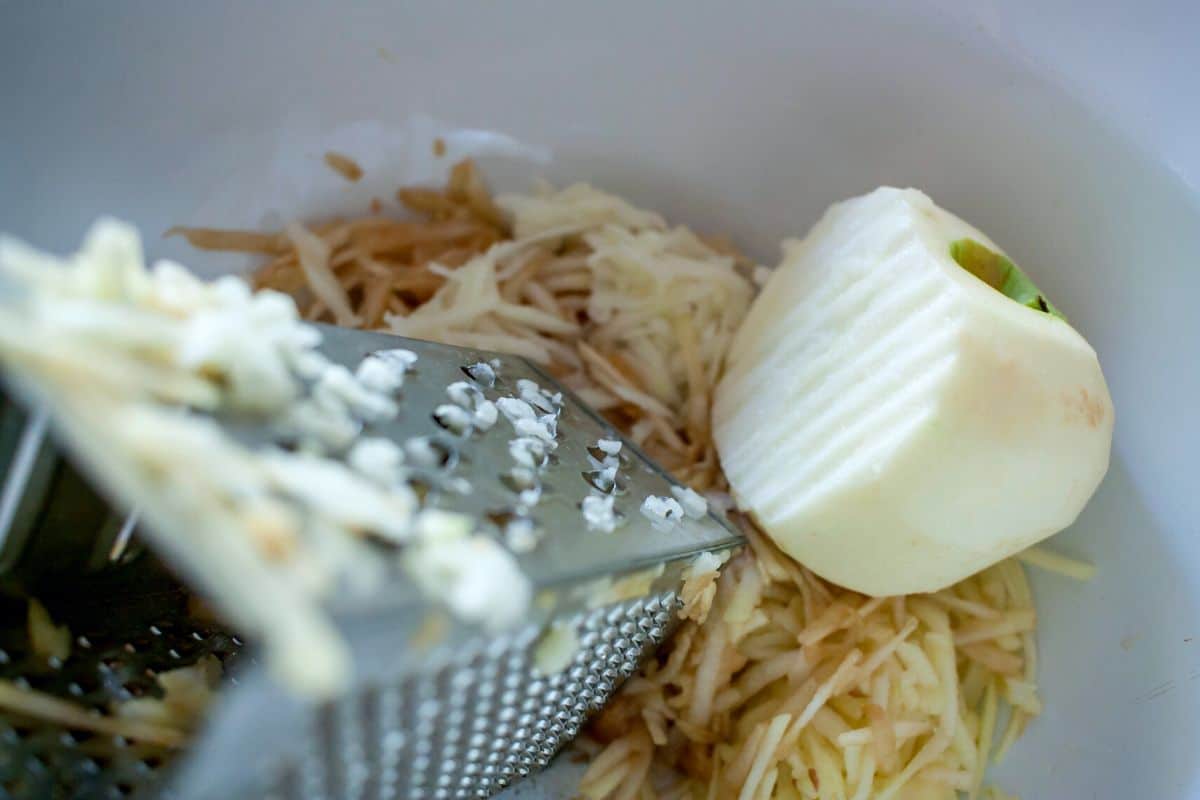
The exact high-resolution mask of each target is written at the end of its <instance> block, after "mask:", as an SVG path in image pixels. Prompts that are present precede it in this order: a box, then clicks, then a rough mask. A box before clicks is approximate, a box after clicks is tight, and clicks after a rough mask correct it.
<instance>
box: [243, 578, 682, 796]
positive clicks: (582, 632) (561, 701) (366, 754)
mask: <svg viewBox="0 0 1200 800" xmlns="http://www.w3.org/2000/svg"><path fill="white" fill-rule="evenodd" d="M676 604H677V595H676V593H675V592H674V591H666V592H659V593H656V594H652V595H649V596H646V597H641V598H636V599H633V600H627V601H624V602H621V603H616V604H613V605H611V606H608V607H605V608H600V609H595V610H590V611H585V612H580V613H578V614H574V615H571V616H569V617H566V618H565V619H566V621H567V624H568V625H569V626H571V627H572V628H573V629H574V630H575V631H576V635H577V637H578V648H577V649H576V652H575V653H574V655H573V657H572V659H571V661H570V663H569V664H568V665H567V666H566V667H565V668H563V669H562V670H561V671H559V672H557V673H555V674H551V675H546V674H543V673H542V672H541V671H540V670H539V669H538V668H537V666H536V664H535V661H534V655H533V651H534V645H535V643H536V640H537V637H538V633H539V630H538V629H537V628H536V627H530V628H527V629H525V630H521V631H518V632H516V633H514V634H510V635H508V636H505V637H500V638H495V639H491V640H486V639H480V640H479V641H478V643H477V644H476V645H474V646H470V647H467V648H463V649H460V650H459V651H458V652H456V653H455V654H454V655H453V656H451V657H449V658H447V659H445V660H444V661H441V662H440V663H435V664H433V665H431V668H430V670H429V671H427V672H425V673H423V674H419V675H414V676H411V677H410V678H409V679H407V680H404V681H402V682H400V683H398V684H396V685H390V686H372V687H367V688H365V689H364V690H362V691H360V692H359V693H358V694H357V695H355V696H352V697H349V698H347V699H345V700H342V701H340V702H338V703H336V704H333V705H330V706H327V707H326V708H324V709H323V710H321V711H320V712H319V713H318V714H317V715H316V716H315V719H314V720H313V725H312V727H311V729H310V730H309V731H308V741H307V746H306V749H305V751H304V755H303V756H302V757H301V759H300V763H299V764H291V765H288V766H286V767H284V769H283V770H282V774H281V776H280V778H279V779H278V781H277V782H276V784H275V786H274V787H273V788H272V790H271V791H270V792H269V793H268V794H267V795H266V797H267V798H269V799H270V800H343V799H344V800H429V799H431V798H432V799H434V800H448V799H449V798H486V797H491V796H492V795H494V794H496V793H497V792H499V791H501V790H502V789H504V788H505V787H506V786H508V785H509V784H510V783H512V782H513V781H514V780H516V779H518V778H521V777H524V776H526V775H529V774H530V773H531V772H535V771H537V770H538V769H540V768H542V767H543V766H545V765H546V763H547V762H549V760H550V759H551V758H552V757H553V756H554V754H555V753H557V752H558V750H559V749H560V748H561V747H562V746H563V745H564V744H566V743H567V742H568V741H570V740H571V739H572V738H573V737H574V735H575V734H576V733H577V732H578V731H579V728H580V726H582V725H583V723H584V721H585V720H586V719H587V717H588V716H589V715H590V714H591V713H592V712H594V711H596V710H597V709H599V708H600V707H601V706H602V705H603V704H604V702H605V701H606V700H607V699H608V697H609V695H610V694H611V693H612V691H613V689H614V688H615V687H616V686H617V685H619V684H620V683H621V681H623V680H624V679H625V678H627V677H629V675H631V674H632V673H633V671H634V670H635V669H636V668H637V666H638V663H639V661H640V660H641V657H642V655H643V653H645V652H649V651H650V649H652V648H653V647H655V646H656V645H658V644H659V643H660V642H661V641H662V640H663V638H664V637H665V636H667V635H668V633H669V632H670V631H671V629H672V628H673V626H674V624H675V622H676V614H675V609H676Z"/></svg>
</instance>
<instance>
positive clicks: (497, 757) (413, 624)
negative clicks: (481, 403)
mask: <svg viewBox="0 0 1200 800" xmlns="http://www.w3.org/2000/svg"><path fill="white" fill-rule="evenodd" d="M322 333H323V344H322V346H321V349H322V351H323V352H324V354H325V355H326V356H328V357H329V358H331V359H332V360H333V361H335V362H337V363H340V364H343V365H345V366H347V367H349V368H351V369H353V368H354V367H355V366H356V365H357V364H358V363H359V362H360V361H361V360H362V359H363V358H364V357H366V356H367V355H369V354H371V353H373V352H375V351H378V350H386V349H392V348H397V347H404V348H407V349H410V350H412V351H413V352H415V353H417V354H418V357H419V360H418V362H417V367H416V370H415V372H414V373H411V374H410V375H409V377H408V378H407V380H406V382H405V386H404V389H403V392H402V401H401V404H400V406H401V413H400V416H399V417H398V418H396V419H395V420H392V421H389V422H385V423H381V424H377V425H367V426H366V430H365V432H366V433H370V434H373V435H378V436H385V437H388V438H391V439H392V440H394V441H396V442H397V443H404V442H410V441H412V440H414V439H419V440H421V441H424V442H427V443H428V444H429V445H430V448H426V450H427V451H428V452H433V453H436V454H437V458H436V459H434V460H433V461H431V462H430V463H429V464H428V465H426V466H423V467H420V468H419V469H417V470H416V472H415V479H416V481H417V482H418V483H419V485H420V486H421V489H422V492H423V495H424V497H423V503H424V504H425V505H426V506H427V507H438V508H446V509H450V510H454V511H459V512H466V513H470V514H472V515H473V516H474V517H475V518H476V519H477V520H479V525H480V526H481V527H482V528H483V529H485V530H488V531H490V532H491V533H492V534H493V535H494V536H496V537H497V538H499V539H500V540H501V541H502V542H505V543H506V544H507V545H508V546H509V547H510V548H511V549H513V551H514V552H515V554H516V555H517V558H518V560H519V563H520V565H521V567H522V569H523V571H524V572H525V574H526V575H527V576H528V577H529V579H530V581H531V582H532V583H533V585H534V587H535V590H536V600H535V603H534V604H533V607H532V608H531V611H530V614H529V617H528V619H527V620H526V621H525V623H524V624H522V625H521V626H519V627H518V628H517V629H515V630H510V631H508V632H506V633H504V634H503V635H499V636H496V635H488V634H485V633H483V632H482V631H480V630H478V629H476V628H474V627H472V626H468V625H465V624H461V623H459V622H457V621H455V620H454V618H453V617H451V616H450V615H449V614H448V613H447V612H445V611H444V610H443V609H441V608H440V607H439V606H437V605H436V604H433V603H431V602H430V601H429V600H427V599H426V598H425V597H424V596H423V595H422V594H421V593H420V592H419V591H417V589H416V588H415V587H414V586H413V585H412V583H411V581H409V580H406V579H404V578H403V577H401V576H399V575H397V576H396V577H395V578H394V579H392V580H390V581H389V582H388V583H387V585H386V587H385V589H384V590H383V591H379V592H375V593H372V595H371V596H370V597H368V598H366V599H358V600H354V601H350V600H339V601H335V602H333V603H332V606H331V609H330V610H331V612H332V613H333V614H334V616H335V619H336V620H337V622H338V624H339V627H340V629H341V631H342V632H343V634H344V635H345V636H346V638H347V639H348V641H349V643H350V646H351V649H352V652H353V655H354V660H355V676H354V681H353V685H352V688H351V690H350V691H349V692H348V693H347V694H346V695H345V696H343V697H342V698H341V699H339V700H338V701H336V702H334V703H329V704H325V705H322V706H318V707H314V706H312V705H310V704H308V703H306V702H304V701H303V700H301V699H299V698H297V697H295V696H293V695H292V694H290V693H289V692H287V691H285V690H284V689H283V688H282V687H280V686H278V685H277V684H276V683H275V682H274V681H273V679H272V678H271V677H270V676H269V675H268V674H267V672H266V671H265V670H264V669H263V668H262V667H261V666H260V665H259V663H258V661H257V660H256V658H255V654H254V651H253V648H252V647H251V648H249V649H243V647H242V644H241V641H240V640H239V639H238V638H237V637H236V635H235V634H236V632H234V631H229V630H225V629H222V627H221V626H220V625H217V624H214V623H212V622H204V621H198V620H195V619H193V618H191V617H190V616H189V614H188V608H189V604H188V602H187V593H186V590H185V589H184V588H183V587H181V586H180V585H179V584H178V582H177V581H175V579H174V578H172V577H171V574H170V572H169V571H168V570H167V569H166V568H164V567H163V566H162V564H161V563H160V562H159V561H158V559H157V558H156V557H155V556H154V554H152V553H149V552H144V551H142V550H141V549H140V547H139V546H138V544H137V542H138V537H137V535H136V533H135V534H134V535H133V536H132V538H131V537H130V535H129V534H130V532H131V531H132V529H133V527H134V522H133V520H132V519H131V518H130V517H129V516H128V515H125V514H121V513H113V512H112V511H110V510H109V508H108V506H107V505H106V504H104V503H103V502H101V501H100V500H99V498H98V497H97V495H96V494H95V493H94V492H93V491H92V490H91V489H90V488H89V486H88V483H87V482H85V481H82V480H80V479H79V478H78V475H77V474H76V473H75V472H74V471H73V470H72V469H71V468H70V467H69V466H67V465H66V463H65V462H64V461H63V460H62V459H61V458H60V457H59V456H58V454H57V450H56V449H54V448H52V447H51V446H50V444H49V441H48V439H47V438H46V429H47V424H46V420H45V418H44V415H40V414H38V413H37V412H34V413H33V414H31V415H29V416H24V415H22V414H21V412H20V410H19V409H17V408H16V407H14V406H11V405H7V406H6V407H5V409H4V416H3V417H2V418H0V445H3V448H4V449H3V450H2V451H0V458H3V459H6V462H4V463H6V475H5V485H4V487H3V489H2V490H0V525H2V526H3V527H0V536H3V537H4V538H3V540H2V541H0V568H2V572H0V575H2V581H0V585H2V586H3V587H6V588H7V592H8V595H9V596H10V598H11V600H10V605H11V606H12V608H11V609H10V613H9V614H7V615H4V616H3V617H2V619H3V620H4V621H6V622H7V623H8V625H7V626H6V627H5V628H4V630H3V634H0V635H2V636H3V638H2V639H0V647H3V648H4V651H3V653H0V677H8V678H10V679H21V680H26V681H28V682H29V684H30V685H31V686H33V687H35V688H39V689H43V690H45V691H49V692H52V693H55V694H61V695H62V696H64V697H69V698H71V699H74V700H76V701H77V702H81V703H84V704H85V705H89V706H91V707H94V708H98V709H100V708H105V707H107V706H108V705H109V704H110V703H111V702H113V701H120V700H121V699H124V698H125V697H128V696H131V695H132V696H137V695H140V694H143V693H151V694H152V693H153V692H154V691H155V688H154V682H153V675H154V674H155V672H156V671H159V670H163V669H169V668H172V667H174V666H180V665H182V664H185V663H188V662H189V661H194V660H195V659H196V658H198V657H199V656H200V655H203V654H205V653H213V654H215V655H217V656H218V657H220V658H222V659H223V660H224V661H225V663H226V666H227V672H226V674H227V676H228V677H227V680H226V685H225V686H224V687H223V689H222V692H221V693H220V699H219V701H218V702H217V703H216V705H215V707H214V708H213V709H212V710H211V714H210V716H209V719H208V722H207V724H206V725H205V726H204V729H203V730H202V732H201V733H200V734H198V735H197V736H196V738H195V739H194V741H193V742H192V743H191V744H190V746H189V747H188V748H186V750H185V751H184V752H182V753H179V754H173V753H170V752H165V751H162V750H153V749H152V748H151V749H147V748H145V747H142V746H138V745H135V744H131V743H127V742H120V741H116V742H113V741H105V740H104V737H98V736H91V737H84V736H80V735H77V734H72V733H71V732H70V731H64V730H62V729H55V728H54V726H47V725H44V724H38V723H34V722H31V721H29V720H19V719H16V718H12V717H8V718H5V719H2V720H0V797H12V798H16V799H17V800H26V798H30V799H32V798H43V797H122V796H125V795H127V794H130V793H135V792H141V793H142V795H143V796H161V797H164V798H165V797H170V798H180V800H191V799H192V798H237V797H246V798H251V797H253V798H259V797H268V798H281V799H282V798H297V799H299V798H306V799H307V798H313V799H314V800H315V799H316V798H329V799H330V800H333V799H334V798H362V799H363V800H366V799H367V798H371V799H374V798H480V797H490V796H492V795H494V794H496V793H497V792H499V791H501V790H502V789H504V788H505V787H506V786H508V785H510V784H511V783H512V782H514V781H515V780H517V779H519V778H520V777H522V776H524V775H528V774H530V773H531V772H533V771H536V770H538V769H540V768H541V767H543V766H544V765H545V764H546V763H547V762H548V761H549V760H550V759H551V758H552V757H553V756H554V755H555V753H557V752H558V750H559V749H560V748H561V747H562V746H563V745H564V744H565V743H567V742H568V741H570V739H571V738H572V737H573V736H574V735H575V734H576V733H577V732H578V730H579V728H580V727H581V725H582V724H583V723H584V722H585V720H586V718H587V716H588V715H589V714H590V713H591V712H592V711H594V710H596V709H598V708H599V707H600V706H602V705H603V703H604V702H605V700H606V699H607V698H608V697H609V695H610V694H611V693H612V691H613V690H614V689H615V688H616V687H617V686H618V685H619V684H620V683H621V681H622V680H623V679H624V678H626V677H627V676H629V675H630V674H631V673H632V672H633V671H634V670H635V669H636V667H637V665H638V663H639V660H640V659H641V658H642V657H643V656H644V655H645V654H647V653H648V652H650V651H651V650H652V649H653V648H654V647H655V646H656V645H657V644H658V643H660V642H661V641H662V640H663V639H664V638H665V637H666V636H668V635H669V634H670V632H671V629H672V628H673V626H674V625H675V624H676V621H677V614H676V610H677V607H678V593H679V589H680V586H681V584H682V582H683V579H684V575H685V571H686V569H687V567H688V566H689V565H690V564H691V561H692V559H693V558H694V557H695V556H696V555H698V554H699V553H702V552H714V551H718V552H719V551H724V550H728V549H730V548H733V547H736V546H737V545H738V544H740V541H741V540H740V538H739V536H738V534H737V533H736V532H735V531H734V530H733V529H732V528H731V527H729V526H728V525H727V524H726V523H724V522H723V521H722V520H720V519H718V518H717V517H716V516H714V515H712V514H708V515H705V516H703V517H701V518H698V519H692V518H684V519H683V520H682V521H681V522H680V523H679V524H678V525H677V526H676V527H675V528H674V529H672V530H659V529H656V528H654V527H653V526H652V524H651V522H650V520H649V519H647V518H645V517H644V516H643V515H642V514H641V513H640V511H639V506H640V504H641V502H642V500H643V499H644V498H645V497H646V496H648V495H659V496H668V497H669V496H670V495H671V489H672V487H673V486H674V484H673V482H672V481H671V480H670V479H669V478H668V477H667V476H666V475H665V474H664V473H663V472H662V470H661V469H659V468H657V467H656V466H655V465H654V464H652V463H651V462H649V461H648V460H647V459H646V458H645V457H644V456H643V455H642V454H641V453H640V452H639V451H637V449H636V448H634V447H633V446H632V444H630V443H629V442H624V444H623V446H622V448H621V451H620V456H619V457H620V459H621V469H620V473H619V476H620V477H619V480H618V482H617V485H616V486H609V485H607V484H605V483H604V482H603V479H602V478H601V477H600V476H598V469H597V465H598V461H600V460H602V459H603V456H604V453H602V452H600V451H598V450H597V449H596V444H597V442H598V440H600V439H620V437H619V435H618V433H617V432H616V431H615V430H614V429H613V428H612V427H611V426H610V425H608V424H607V423H606V422H604V421H603V420H602V419H601V418H599V417H598V416H597V415H595V414H594V413H593V412H591V411H590V410H589V409H587V408H586V407H585V406H583V405H582V404H581V403H580V402H579V401H578V400H577V399H576V398H574V397H573V396H572V395H571V394H570V393H569V392H566V391H564V390H562V388H561V387H560V386H558V385H557V383H556V382H555V381H554V380H553V379H552V378H551V377H549V376H548V375H546V374H545V373H543V372H542V371H541V370H539V369H538V368H537V367H535V366H534V365H532V364H530V363H528V362H527V361H525V360H524V359H521V358H517V357H513V356H500V355H496V354H494V353H487V352H482V351H475V350H470V349H464V348H458V347H450V346H446V345H440V344H433V343H429V342H422V341H415V340H408V339H400V338H398V337H394V336H389V335H385V334H375V333H366V332H362V331H351V330H346V329H339V328H330V327H325V326H322ZM480 363H484V364H492V365H494V370H493V371H494V372H495V380H494V382H491V381H488V380H486V379H481V378H480V372H479V370H472V369H471V367H472V366H473V365H476V364H480ZM486 371H487V370H484V372H486ZM486 377H487V376H484V378H486ZM521 379H528V380H532V381H535V382H536V383H538V384H539V385H540V386H542V387H544V388H546V389H549V390H551V391H552V392H558V391H563V406H562V411H561V415H560V418H559V435H558V446H557V449H556V450H555V451H554V452H553V454H552V456H551V457H550V459H551V460H550V463H549V464H547V466H546V468H545V469H544V470H543V471H542V472H541V474H540V487H539V488H540V493H541V498H540V501H539V502H537V503H536V505H534V506H533V510H532V512H531V513H529V514H522V513H521V512H520V511H519V510H518V507H517V504H516V503H515V502H514V501H515V495H514V492H515V491H518V490H520V489H521V488H523V487H520V486H514V485H513V482H512V480H511V479H510V478H508V477H506V475H507V473H508V472H509V469H510V468H511V466H512V459H511V456H510V453H509V451H508V441H509V440H510V439H511V438H512V432H511V429H510V428H508V427H506V424H505V422H504V420H501V421H500V422H499V423H498V424H497V425H496V426H495V428H493V429H492V430H491V431H489V432H487V433H485V434H476V435H458V434H456V433H455V431H454V430H453V429H452V427H450V428H448V427H447V426H446V425H445V424H444V420H443V421H442V422H439V421H438V419H437V418H436V417H435V415H434V413H433V410H434V409H435V408H436V407H437V406H439V405H441V404H443V403H445V402H446V387H447V385H448V384H450V383H453V382H455V381H461V380H473V381H474V383H475V385H476V386H477V387H478V389H479V391H481V392H482V393H483V394H484V395H485V396H486V397H487V398H489V399H492V400H495V399H497V398H499V397H502V396H512V395H515V394H517V389H516V384H517V381H518V380H521ZM50 427H52V425H51V426H50ZM239 435H240V436H241V437H242V438H243V439H244V440H249V441H262V440H264V439H265V438H266V439H269V438H271V437H270V436H264V434H263V432H262V431H261V430H257V429H253V428H251V429H245V430H239ZM66 444H67V445H68V448H67V449H69V443H66ZM85 471H86V470H85ZM598 481H600V484H599V485H600V486H601V488H603V489H611V491H612V492H613V493H614V494H615V501H614V506H615V508H616V510H617V512H618V514H619V516H620V517H621V519H622V524H621V525H620V526H619V527H618V528H617V529H616V530H615V531H613V532H611V533H602V532H599V531H596V530H590V529H589V528H588V526H587V525H586V524H585V521H584V518H583V515H582V514H581V511H580V504H581V502H582V500H583V498H584V497H586V496H587V495H588V494H589V493H591V492H593V491H596V486H597V485H598V484H597V482H598ZM61 509H70V510H71V513H69V514H66V513H64V512H63V511H61ZM525 516H527V517H529V518H531V522H532V527H533V530H534V531H536V533H535V534H534V535H532V536H531V535H530V528H529V526H513V525H510V523H511V522H512V521H513V520H514V519H516V518H518V517H525ZM514 532H515V533H517V534H519V535H516V536H514V535H513V534H514ZM30 594H32V595H35V596H37V597H39V598H40V599H42V600H43V601H44V602H45V603H46V605H47V606H48V607H49V608H50V610H51V612H52V614H53V615H54V616H55V617H56V619H58V620H59V621H62V622H65V623H66V624H68V625H70V626H71V628H72V632H73V633H75V634H76V635H77V636H80V637H83V639H82V641H85V642H86V643H87V646H86V647H84V646H82V645H80V646H76V647H75V648H73V651H72V654H71V656H70V658H68V659H67V660H66V662H65V663H63V664H61V665H46V664H44V663H40V662H39V661H38V660H37V659H34V658H32V657H31V656H30V655H29V653H28V645H27V644H25V643H24V642H23V639H22V636H21V635H20V634H21V630H20V628H21V627H22V626H23V624H24V617H23V611H24V603H23V601H22V600H21V598H22V597H23V596H25V595H30ZM3 611H4V608H3V607H0V612H3Z"/></svg>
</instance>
